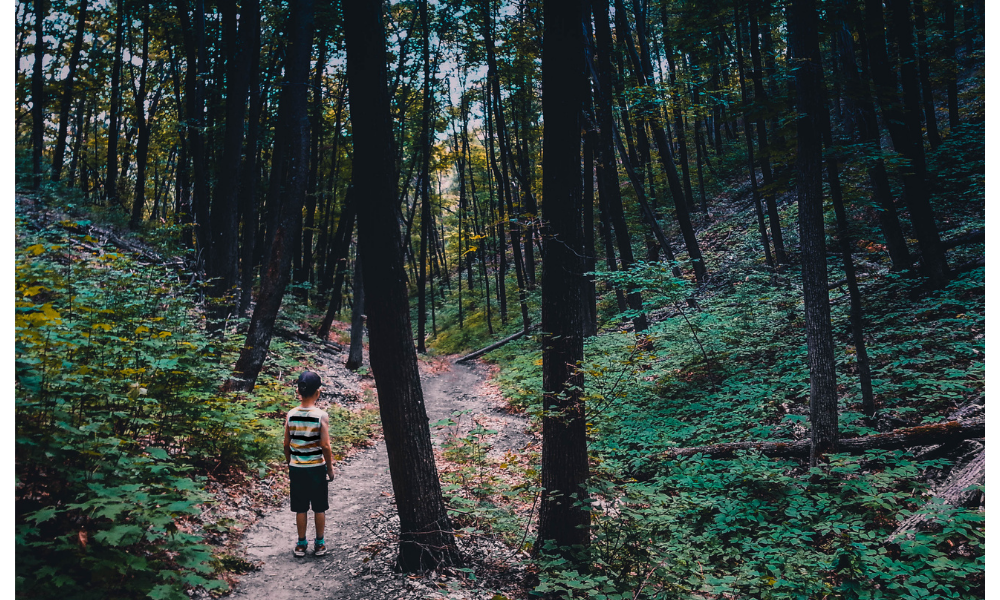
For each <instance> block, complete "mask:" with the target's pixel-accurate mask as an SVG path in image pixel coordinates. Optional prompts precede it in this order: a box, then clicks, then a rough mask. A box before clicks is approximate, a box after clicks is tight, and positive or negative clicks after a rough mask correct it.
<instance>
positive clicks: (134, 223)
mask: <svg viewBox="0 0 1000 600" xmlns="http://www.w3.org/2000/svg"><path fill="white" fill-rule="evenodd" d="M148 74H149V4H148V3H146V2H143V3H142V67H141V68H140V71H139V89H138V90H137V93H136V95H135V124H136V127H137V128H138V130H139V132H138V133H139V139H138V140H137V141H136V145H135V193H134V194H132V217H131V219H129V228H130V229H132V230H136V229H138V228H139V225H141V224H142V214H143V211H144V210H145V208H146V163H147V162H148V158H149V127H150V120H151V118H150V119H147V118H146V93H147V90H146V79H147V76H148ZM154 106H155V104H154ZM150 117H152V115H150Z"/></svg>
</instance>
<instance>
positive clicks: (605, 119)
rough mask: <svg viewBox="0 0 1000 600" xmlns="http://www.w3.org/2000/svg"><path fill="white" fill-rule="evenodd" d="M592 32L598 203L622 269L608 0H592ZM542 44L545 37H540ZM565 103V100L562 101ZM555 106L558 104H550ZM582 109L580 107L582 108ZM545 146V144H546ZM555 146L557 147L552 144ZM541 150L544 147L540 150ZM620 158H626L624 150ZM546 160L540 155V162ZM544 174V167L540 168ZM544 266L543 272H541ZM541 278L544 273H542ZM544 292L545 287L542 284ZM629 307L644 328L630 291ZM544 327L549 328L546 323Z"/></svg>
mask: <svg viewBox="0 0 1000 600" xmlns="http://www.w3.org/2000/svg"><path fill="white" fill-rule="evenodd" d="M592 6H593V11H594V24H595V27H594V33H595V36H596V39H597V64H598V77H599V78H600V80H599V81H598V82H597V83H598V85H597V127H598V132H599V133H598V154H599V158H598V163H597V178H598V179H597V185H598V194H600V197H601V202H602V203H603V205H604V207H605V209H606V216H607V217H608V223H609V225H610V226H611V227H612V228H613V229H614V235H615V240H616V242H617V246H618V256H619V258H620V259H621V262H622V270H626V271H627V270H628V269H629V268H630V267H631V266H632V265H633V264H635V257H634V256H633V254H632V238H631V236H630V235H629V230H628V224H627V223H626V221H625V209H624V207H623V206H622V196H621V188H620V187H619V184H618V169H617V166H616V165H617V162H618V161H617V160H616V158H615V147H614V113H613V112H612V111H613V109H612V105H611V102H612V89H611V85H612V84H611V81H612V78H613V77H614V71H613V70H612V66H611V22H610V20H609V19H610V18H609V16H608V12H609V10H610V7H609V6H608V1H607V0H594V1H593V4H592ZM543 43H545V42H544V40H543ZM564 102H565V100H564ZM553 106H557V105H553ZM581 108H582V107H581ZM545 146H548V143H546V144H545ZM555 147H556V148H558V147H559V146H555ZM543 152H544V150H543ZM622 158H623V159H624V158H625V155H624V153H623V155H622ZM544 160H545V158H544V154H543V161H544ZM543 173H544V169H543ZM544 269H545V267H544V265H543V273H544ZM543 277H544V275H543ZM542 291H543V292H544V291H545V286H544V285H543V286H542ZM627 301H628V306H629V308H631V309H632V310H634V311H637V312H638V314H637V315H636V316H635V317H633V318H632V323H633V324H634V328H635V331H636V333H638V332H640V331H644V330H645V329H646V328H647V327H648V326H649V324H648V322H647V320H646V315H645V314H644V313H642V312H641V311H642V295H641V294H640V293H639V292H637V291H632V290H630V291H629V292H628V295H627ZM543 327H546V328H545V330H546V331H548V329H547V326H543Z"/></svg>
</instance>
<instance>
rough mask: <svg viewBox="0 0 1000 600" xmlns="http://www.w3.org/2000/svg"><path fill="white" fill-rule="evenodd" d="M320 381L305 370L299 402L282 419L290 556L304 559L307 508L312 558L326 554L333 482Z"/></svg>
mask: <svg viewBox="0 0 1000 600" xmlns="http://www.w3.org/2000/svg"><path fill="white" fill-rule="evenodd" d="M320 385H322V384H321V382H320V380H319V375H317V374H315V373H313V372H312V371H305V372H303V373H302V374H301V375H299V380H298V389H299V398H301V400H302V403H301V404H300V405H299V406H296V407H295V408H293V409H292V410H290V411H288V416H287V417H286V418H285V461H286V462H287V463H288V479H289V484H290V487H291V493H290V496H291V505H292V512H294V513H295V525H296V527H297V528H298V531H299V541H298V543H297V544H295V550H294V551H293V554H294V555H295V556H299V557H301V556H305V555H306V548H308V544H307V543H306V525H307V523H308V521H309V506H310V505H312V510H313V513H314V514H315V516H316V542H315V546H314V548H313V554H314V555H315V556H323V555H324V554H326V541H325V540H324V539H323V528H324V527H325V526H326V509H327V508H329V507H330V505H329V501H328V499H327V485H326V484H327V481H328V480H330V479H333V455H332V453H331V451H330V417H329V415H327V414H326V411H323V410H320V409H318V408H316V406H315V404H316V400H318V399H319V388H320Z"/></svg>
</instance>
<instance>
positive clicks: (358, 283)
mask: <svg viewBox="0 0 1000 600" xmlns="http://www.w3.org/2000/svg"><path fill="white" fill-rule="evenodd" d="M362 277H363V276H362V274H361V257H360V256H358V257H357V258H355V259H354V286H353V287H354V302H353V303H352V306H351V348H350V350H349V351H348V352H347V363H346V364H344V366H345V367H347V368H348V369H350V370H352V371H357V370H358V369H359V368H360V367H361V361H362V341H363V339H364V337H365V286H364V280H363V279H362Z"/></svg>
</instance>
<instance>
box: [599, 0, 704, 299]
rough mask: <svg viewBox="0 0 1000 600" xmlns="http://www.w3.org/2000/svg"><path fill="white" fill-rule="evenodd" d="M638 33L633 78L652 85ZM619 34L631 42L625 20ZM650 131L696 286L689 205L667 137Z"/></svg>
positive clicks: (696, 251) (697, 253)
mask: <svg viewBox="0 0 1000 600" xmlns="http://www.w3.org/2000/svg"><path fill="white" fill-rule="evenodd" d="M615 7H616V8H615V11H616V13H617V12H619V11H620V12H621V14H622V16H624V14H625V9H624V3H623V2H622V0H615ZM638 33H639V50H640V51H641V52H642V59H641V63H639V61H634V62H636V63H639V64H641V65H642V69H641V70H637V71H636V73H635V75H636V79H638V80H639V83H640V85H651V84H652V83H653V64H652V61H651V59H650V57H649V56H650V53H649V41H648V40H647V39H646V35H645V29H643V30H641V31H639V32H638ZM619 35H620V36H621V37H622V38H623V39H625V40H631V39H632V35H631V33H630V32H629V29H628V20H627V19H624V20H623V22H622V31H621V32H619ZM626 48H627V49H629V50H630V51H631V52H635V49H634V48H632V47H631V46H630V45H628V44H626ZM649 125H650V128H651V129H652V130H653V139H654V140H655V141H656V146H657V149H658V150H659V155H660V164H661V165H662V166H663V170H664V171H665V172H666V174H667V182H668V183H669V185H670V195H671V196H672V197H673V200H674V208H675V213H676V215H677V225H678V226H679V227H680V230H681V236H682V237H683V238H684V245H685V246H686V247H687V251H688V256H689V257H690V259H691V264H692V266H693V267H694V275H695V279H697V281H698V282H699V283H704V282H705V280H706V279H707V278H708V269H707V268H706V266H705V261H704V259H703V258H702V256H701V249H700V248H699V246H698V238H697V237H695V234H694V227H693V225H692V224H691V214H690V211H689V210H688V203H687V200H685V196H684V191H683V189H682V186H681V180H680V177H678V176H677V168H676V167H675V166H674V160H673V156H672V153H671V150H670V144H669V142H668V141H667V135H666V133H664V131H663V128H662V127H661V126H660V123H659V121H658V120H657V119H652V120H650V121H649Z"/></svg>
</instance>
